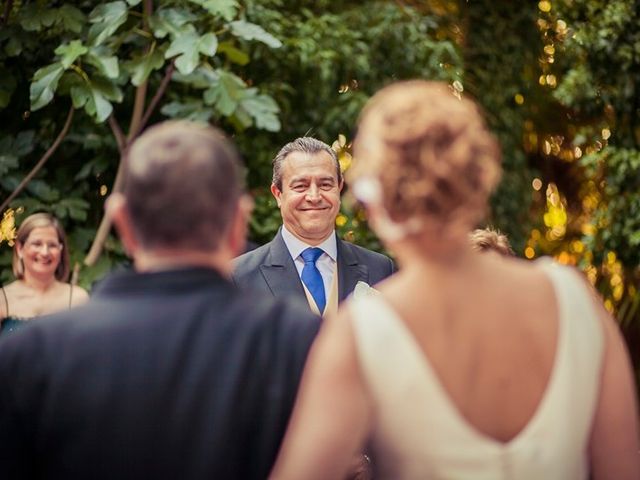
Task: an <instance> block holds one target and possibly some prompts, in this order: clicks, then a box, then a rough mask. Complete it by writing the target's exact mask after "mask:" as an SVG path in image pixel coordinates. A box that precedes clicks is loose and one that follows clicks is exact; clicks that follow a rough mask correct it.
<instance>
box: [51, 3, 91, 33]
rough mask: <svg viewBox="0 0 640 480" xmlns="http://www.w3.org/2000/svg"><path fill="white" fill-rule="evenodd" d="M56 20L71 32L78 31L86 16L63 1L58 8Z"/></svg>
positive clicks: (80, 29)
mask: <svg viewBox="0 0 640 480" xmlns="http://www.w3.org/2000/svg"><path fill="white" fill-rule="evenodd" d="M58 21H59V22H60V23H61V24H62V25H63V26H64V28H65V29H67V30H69V31H71V32H73V33H80V32H81V31H82V27H83V26H84V23H85V21H86V17H85V15H84V13H82V11H81V10H78V9H77V8H76V7H74V6H72V5H70V4H68V3H65V4H64V5H62V7H60V9H59V10H58Z"/></svg>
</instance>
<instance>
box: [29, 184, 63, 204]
mask: <svg viewBox="0 0 640 480" xmlns="http://www.w3.org/2000/svg"><path fill="white" fill-rule="evenodd" d="M26 188H27V190H29V192H30V193H32V194H33V195H35V196H36V197H38V198H39V199H40V200H43V201H45V202H55V201H56V200H58V199H59V198H60V192H59V191H58V190H57V189H56V188H54V187H52V186H51V185H49V184H48V183H47V182H45V181H44V180H40V179H33V180H31V181H30V182H29V183H28V184H27V187H26Z"/></svg>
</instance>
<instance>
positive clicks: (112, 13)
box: [89, 1, 129, 45]
mask: <svg viewBox="0 0 640 480" xmlns="http://www.w3.org/2000/svg"><path fill="white" fill-rule="evenodd" d="M128 13H129V11H128V9H127V4H126V3H125V2H123V1H117V2H110V3H105V4H102V5H98V6H97V7H96V8H94V9H93V11H92V12H91V13H90V14H89V22H91V23H92V24H93V25H92V26H91V28H90V29H89V43H90V44H91V45H100V44H101V43H103V42H104V41H105V40H106V39H107V38H109V37H110V36H111V35H113V34H114V33H115V32H116V30H118V28H120V25H122V24H123V23H124V22H126V21H127V16H128Z"/></svg>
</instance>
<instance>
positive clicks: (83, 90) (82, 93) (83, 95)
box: [69, 84, 91, 108]
mask: <svg viewBox="0 0 640 480" xmlns="http://www.w3.org/2000/svg"><path fill="white" fill-rule="evenodd" d="M69 94H70V95H71V101H72V102H73V108H82V107H84V106H85V105H86V104H87V102H88V101H89V98H91V89H90V88H89V86H88V85H87V84H82V85H78V86H75V87H71V90H70V91H69Z"/></svg>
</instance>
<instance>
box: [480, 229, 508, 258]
mask: <svg viewBox="0 0 640 480" xmlns="http://www.w3.org/2000/svg"><path fill="white" fill-rule="evenodd" d="M469 241H470V242H471V247H472V248H473V249H474V250H476V251H478V252H495V253H498V254H500V255H502V256H505V257H515V255H516V254H515V252H514V251H513V248H511V244H510V243H509V239H508V238H507V236H506V235H505V234H503V233H501V232H500V231H498V230H494V229H493V228H478V229H476V230H474V231H473V232H471V233H470V234H469Z"/></svg>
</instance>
